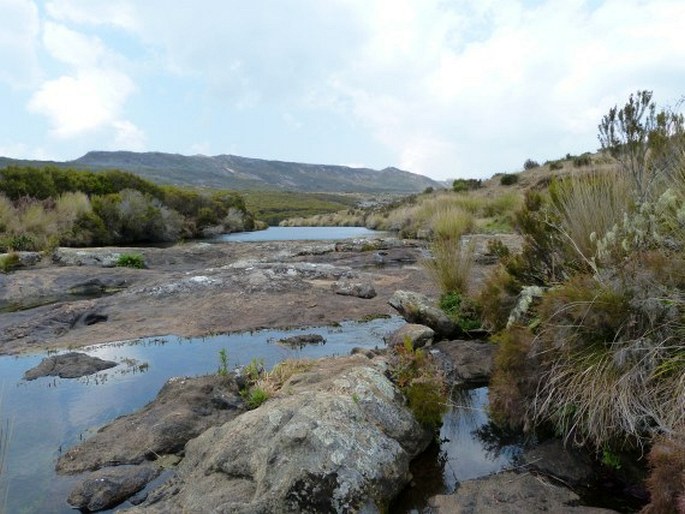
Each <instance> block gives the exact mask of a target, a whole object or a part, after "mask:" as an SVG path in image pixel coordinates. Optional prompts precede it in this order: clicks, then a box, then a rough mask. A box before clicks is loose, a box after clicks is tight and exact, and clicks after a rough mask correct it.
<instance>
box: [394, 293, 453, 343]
mask: <svg viewBox="0 0 685 514" xmlns="http://www.w3.org/2000/svg"><path fill="white" fill-rule="evenodd" d="M388 303H390V306H391V307H392V308H393V309H395V310H396V311H397V312H398V313H399V314H400V316H402V317H403V318H404V319H405V320H407V322H409V323H418V324H421V325H426V326H429V327H430V328H432V329H433V330H434V331H435V334H436V336H437V338H439V339H448V338H450V337H452V336H455V335H456V334H457V333H458V332H459V327H458V326H457V325H456V323H454V321H452V320H451V319H450V318H449V317H448V316H447V314H445V313H444V312H443V311H442V310H441V309H439V308H438V307H436V306H435V305H434V304H433V302H431V301H430V300H429V299H428V297H427V296H424V295H422V294H419V293H414V292H411V291H395V293H394V294H393V295H392V297H391V298H390V301H389V302H388Z"/></svg>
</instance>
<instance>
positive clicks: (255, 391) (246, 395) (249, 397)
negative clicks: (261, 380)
mask: <svg viewBox="0 0 685 514" xmlns="http://www.w3.org/2000/svg"><path fill="white" fill-rule="evenodd" d="M240 395H241V396H242V397H243V400H244V401H245V405H246V406H247V408H248V409H250V410H252V409H256V408H257V407H259V406H260V405H261V404H262V403H264V402H265V401H267V400H268V399H269V394H268V393H267V392H266V391H265V390H264V389H262V388H261V387H257V386H253V387H250V388H248V389H243V390H242V391H241V392H240Z"/></svg>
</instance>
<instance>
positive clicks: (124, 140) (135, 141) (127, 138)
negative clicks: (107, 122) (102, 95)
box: [111, 120, 146, 151]
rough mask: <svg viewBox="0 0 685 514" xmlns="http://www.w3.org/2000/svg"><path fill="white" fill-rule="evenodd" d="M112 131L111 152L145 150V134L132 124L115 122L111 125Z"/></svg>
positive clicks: (120, 121)
mask: <svg viewBox="0 0 685 514" xmlns="http://www.w3.org/2000/svg"><path fill="white" fill-rule="evenodd" d="M111 126H112V128H113V129H114V141H113V144H112V145H111V148H112V149H113V150H132V151H141V150H144V149H145V139H146V138H145V133H144V132H143V131H142V130H140V129H139V128H138V127H136V126H135V125H134V124H133V123H131V122H130V121H126V120H116V121H113V122H112V123H111Z"/></svg>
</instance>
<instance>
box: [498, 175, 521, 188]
mask: <svg viewBox="0 0 685 514" xmlns="http://www.w3.org/2000/svg"><path fill="white" fill-rule="evenodd" d="M518 181H519V176H518V175H515V174H513V173H504V174H503V175H502V176H501V177H500V179H499V183H500V184H502V185H503V186H512V185H514V184H516V183H517V182H518Z"/></svg>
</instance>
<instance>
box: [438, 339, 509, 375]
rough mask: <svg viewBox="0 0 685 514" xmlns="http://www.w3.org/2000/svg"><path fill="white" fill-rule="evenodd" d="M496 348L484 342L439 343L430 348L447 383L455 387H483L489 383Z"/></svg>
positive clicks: (458, 341) (459, 341)
mask: <svg viewBox="0 0 685 514" xmlns="http://www.w3.org/2000/svg"><path fill="white" fill-rule="evenodd" d="M496 349H497V346H496V345H494V344H492V343H487V342H484V341H462V340H455V341H441V342H439V343H437V344H435V345H433V346H432V347H431V350H432V351H433V355H435V357H436V358H437V359H438V360H439V362H440V363H441V365H442V368H443V370H444V371H445V375H446V377H447V380H448V382H450V383H451V384H453V385H457V386H477V385H484V384H487V383H488V382H489V381H490V375H491V374H492V367H493V362H494V357H495V351H496Z"/></svg>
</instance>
